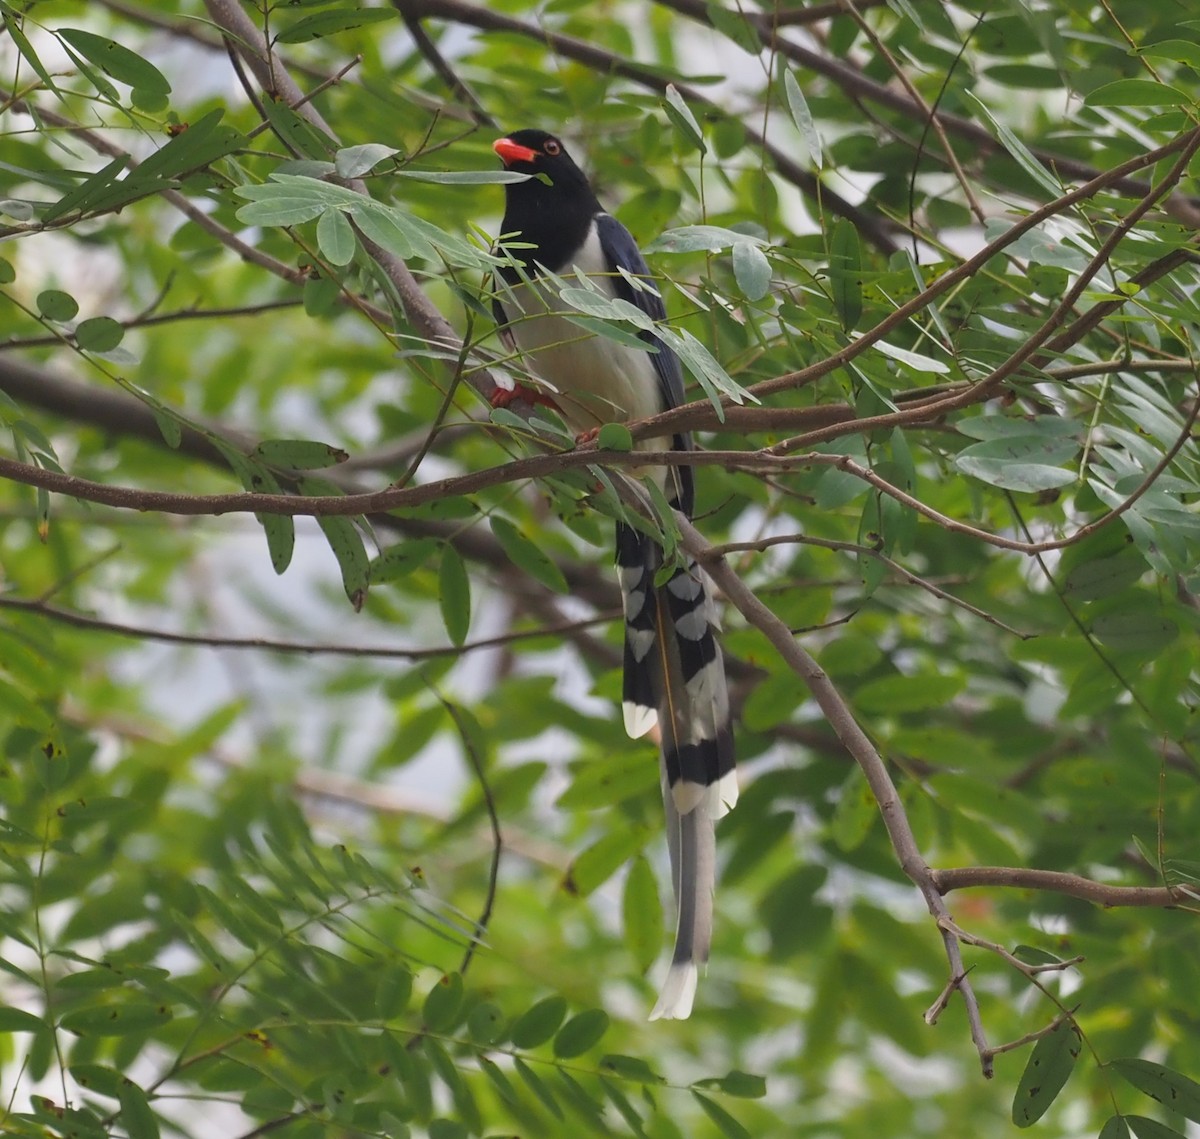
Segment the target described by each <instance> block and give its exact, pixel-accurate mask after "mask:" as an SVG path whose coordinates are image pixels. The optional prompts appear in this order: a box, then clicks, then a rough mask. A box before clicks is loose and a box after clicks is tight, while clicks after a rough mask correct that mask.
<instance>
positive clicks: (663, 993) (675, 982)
mask: <svg viewBox="0 0 1200 1139" xmlns="http://www.w3.org/2000/svg"><path fill="white" fill-rule="evenodd" d="M699 979H700V970H699V969H698V968H697V967H696V963H695V962H694V961H674V962H672V963H671V968H670V969H668V970H667V978H666V980H665V981H663V984H662V988H661V989H659V991H658V1001H657V1002H656V1003H655V1005H654V1008H653V1009H652V1010H651V1012H650V1019H651V1020H687V1018H688V1017H689V1016H691V1015H692V1002H693V1001H694V1000H695V999H696V984H697V982H698V981H699Z"/></svg>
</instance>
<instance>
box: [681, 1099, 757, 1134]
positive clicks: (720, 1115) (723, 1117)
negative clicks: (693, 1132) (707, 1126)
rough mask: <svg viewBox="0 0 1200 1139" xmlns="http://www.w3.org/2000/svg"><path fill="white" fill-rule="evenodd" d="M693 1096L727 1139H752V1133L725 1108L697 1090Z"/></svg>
mask: <svg viewBox="0 0 1200 1139" xmlns="http://www.w3.org/2000/svg"><path fill="white" fill-rule="evenodd" d="M692 1095H693V1096H694V1097H695V1099H696V1102H697V1103H698V1104H699V1105H700V1106H701V1107H702V1108H703V1109H704V1114H705V1115H707V1116H708V1118H709V1119H711V1120H712V1122H713V1123H714V1124H715V1125H716V1127H717V1130H718V1131H720V1132H721V1134H722V1135H724V1136H725V1139H750V1132H749V1131H747V1130H746V1129H745V1128H744V1127H743V1126H742V1125H741V1124H740V1123H739V1122H738V1121H737V1120H736V1119H734V1118H733V1116H732V1115H730V1114H729V1112H727V1111H726V1110H725V1109H724V1108H723V1107H721V1106H720V1105H719V1104H717V1103H715V1102H714V1101H713V1100H711V1099H709V1098H708V1096H704V1095H701V1094H700V1093H699V1092H698V1091H696V1090H695V1089H693V1090H692Z"/></svg>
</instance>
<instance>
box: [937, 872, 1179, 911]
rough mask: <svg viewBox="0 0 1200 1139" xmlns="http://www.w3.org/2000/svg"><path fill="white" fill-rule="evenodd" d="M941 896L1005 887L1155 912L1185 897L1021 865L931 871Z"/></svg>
mask: <svg viewBox="0 0 1200 1139" xmlns="http://www.w3.org/2000/svg"><path fill="white" fill-rule="evenodd" d="M931 874H932V877H933V882H934V885H935V886H936V887H937V889H938V891H939V892H940V893H942V894H948V893H950V891H951V890H967V889H972V888H974V887H980V886H985V887H996V886H1006V887H1011V888H1014V889H1018V890H1045V891H1048V892H1049V893H1054V894H1065V895H1066V896H1067V897H1070V898H1079V899H1081V900H1082V901H1085V902H1095V903H1096V905H1098V906H1154V907H1157V908H1159V909H1162V908H1171V907H1174V906H1179V905H1182V904H1184V902H1185V899H1186V898H1187V895H1186V894H1185V893H1184V892H1183V891H1181V890H1177V889H1175V888H1174V887H1171V886H1112V885H1109V884H1108V883H1107V882H1096V881H1094V880H1092V879H1091V878H1083V877H1080V875H1078V874H1068V873H1065V872H1063V871H1059V870H1030V869H1028V868H1026V867H1023V866H959V867H951V868H948V869H944V870H933V871H931Z"/></svg>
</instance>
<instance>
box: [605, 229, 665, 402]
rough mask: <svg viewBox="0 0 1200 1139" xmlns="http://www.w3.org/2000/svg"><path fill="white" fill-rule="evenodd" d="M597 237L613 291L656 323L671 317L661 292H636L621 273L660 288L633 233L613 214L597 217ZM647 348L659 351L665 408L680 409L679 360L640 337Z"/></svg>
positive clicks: (649, 337) (648, 336)
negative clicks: (648, 345)
mask: <svg viewBox="0 0 1200 1139" xmlns="http://www.w3.org/2000/svg"><path fill="white" fill-rule="evenodd" d="M595 221H596V235H597V237H599V239H600V248H601V249H602V250H603V251H604V257H605V260H607V262H608V268H609V270H610V272H612V274H613V276H612V280H611V282H610V283H611V285H612V288H613V291H614V292H615V293H616V295H617V296H618V297H620V298H621V299H622V300H624V301H628V302H629V303H630V304H632V305H636V306H637V307H638V308H640V309H641V310H642V312H644V313H646V315H647V316H649V317H651V318H652V319H653V320H663V319H664V318H665V317H666V315H667V313H666V309H665V308H663V302H662V298H661V297H660V296H659V295H658V293H657V292H650V291H649V290H647V289H635V288H634V287H633V286H632V285H631V284H630V283H629V282H628V281H627V280H626V279H625V278H624V277H622V276H621V275H620V274H619V273H618V272H617V270H618V269H624V270H625V272H626V273H629V274H630V275H631V276H633V277H644V278H645V280H646V284H647V285H649V286H651V288H657V285H656V284H655V281H654V278H653V277H651V276H650V270H649V269H648V268H647V267H646V261H645V259H644V258H643V257H642V251H641V250H640V249H638V247H637V242H636V241H634V240H633V234H631V233H630V232H629V230H627V229H626V228H625V227H624V226H623V225H622V224H621V223H620V222H619V221H617V219H616V218H614V217H611V216H610V215H609V214H597V215H596V219H595ZM639 335H640V336H641V338H642V339H643V340H645V341H646V343H647V344H651V345H653V346H654V347H655V348H657V349H658V351H657V352H652V353H651V355H650V358H651V360H652V361H653V362H654V371H655V374H656V375H657V376H658V386H659V390H660V392H661V394H662V399H663V407H664V408H669V407H678V406H679V405H680V404H681V403H683V402H685V397H684V394H683V372H682V370H681V369H680V367H679V358H678V357H677V356H676V355H675V353H674V352H672V351H671V349H670V348H668V347H667V346H666V345H665V344H664V343H663V342H662V341H661V340H660V339H659V338H658V337H657V336H655V335H654V333H652V332H642V333H639Z"/></svg>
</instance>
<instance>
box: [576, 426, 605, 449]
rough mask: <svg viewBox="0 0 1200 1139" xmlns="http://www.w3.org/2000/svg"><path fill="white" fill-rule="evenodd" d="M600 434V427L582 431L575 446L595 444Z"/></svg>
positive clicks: (577, 436)
mask: <svg viewBox="0 0 1200 1139" xmlns="http://www.w3.org/2000/svg"><path fill="white" fill-rule="evenodd" d="M599 434H600V428H599V427H589V428H588V429H587V430H586V431H581V432H580V433H579V434H578V435H576V436H575V446H576V447H583V446H585V445H586V444H588V443H594V442H595V441H596V438H597V437H598V436H599Z"/></svg>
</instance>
